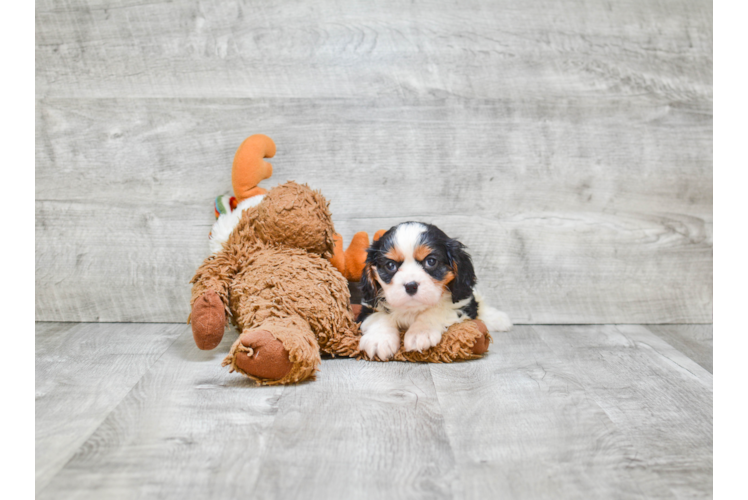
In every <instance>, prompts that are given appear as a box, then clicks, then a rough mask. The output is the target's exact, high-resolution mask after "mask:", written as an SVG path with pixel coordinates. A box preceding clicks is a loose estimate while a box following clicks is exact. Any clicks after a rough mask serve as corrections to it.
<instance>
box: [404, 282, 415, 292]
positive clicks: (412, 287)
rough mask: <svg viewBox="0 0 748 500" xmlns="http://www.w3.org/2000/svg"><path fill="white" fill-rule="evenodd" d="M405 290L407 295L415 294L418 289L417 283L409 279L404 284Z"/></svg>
mask: <svg viewBox="0 0 748 500" xmlns="http://www.w3.org/2000/svg"><path fill="white" fill-rule="evenodd" d="M405 291H406V292H407V294H408V295H415V294H416V292H417V291H418V283H416V282H415V281H411V282H410V283H406V284H405Z"/></svg>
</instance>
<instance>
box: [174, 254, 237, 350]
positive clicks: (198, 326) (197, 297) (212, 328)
mask: <svg viewBox="0 0 748 500" xmlns="http://www.w3.org/2000/svg"><path fill="white" fill-rule="evenodd" d="M237 270H238V263H237V261H236V259H235V258H232V256H231V255H230V254H229V253H228V252H226V250H225V249H224V250H222V251H220V252H219V253H217V254H214V255H211V256H210V257H208V258H207V259H205V261H204V262H203V264H202V265H201V266H200V267H199V268H198V269H197V272H196V273H195V276H194V277H193V278H192V280H191V281H190V283H192V299H191V300H190V306H191V310H192V312H191V314H190V317H189V318H188V319H187V322H188V323H192V335H193V337H194V339H195V344H197V346H198V347H199V348H200V349H213V348H215V347H216V346H217V345H218V344H220V342H221V339H222V338H223V331H224V328H225V326H226V322H227V321H226V319H227V318H228V316H229V315H230V314H231V312H230V311H229V307H228V304H229V286H230V285H231V280H232V278H233V277H234V275H235V274H236V272H237Z"/></svg>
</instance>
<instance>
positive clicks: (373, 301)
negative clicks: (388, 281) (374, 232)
mask: <svg viewBox="0 0 748 500" xmlns="http://www.w3.org/2000/svg"><path fill="white" fill-rule="evenodd" d="M379 247H380V242H379V241H375V242H374V243H372V244H371V246H370V247H369V248H368V249H367V250H366V265H364V270H363V271H362V272H361V281H359V284H358V287H359V289H360V290H361V302H363V303H365V304H368V305H369V307H370V308H374V307H376V305H377V302H379V291H380V289H381V287H380V286H379V282H378V281H377V280H376V278H375V277H374V273H375V272H376V271H375V270H374V268H373V267H372V265H373V263H374V256H375V255H376V253H377V252H378V251H379Z"/></svg>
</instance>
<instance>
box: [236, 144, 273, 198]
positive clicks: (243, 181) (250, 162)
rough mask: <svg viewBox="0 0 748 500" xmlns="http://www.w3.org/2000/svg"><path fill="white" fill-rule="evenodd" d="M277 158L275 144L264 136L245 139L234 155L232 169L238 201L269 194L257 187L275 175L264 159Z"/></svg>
mask: <svg viewBox="0 0 748 500" xmlns="http://www.w3.org/2000/svg"><path fill="white" fill-rule="evenodd" d="M273 156H275V143H274V142H273V140H272V139H271V138H270V137H268V136H266V135H263V134H255V135H251V136H249V137H247V138H246V139H244V142H242V143H241V145H240V146H239V149H237V150H236V154H235V155H234V164H233V166H232V168H231V184H232V185H233V186H234V196H236V201H237V202H238V203H241V202H242V201H244V200H246V199H247V198H251V197H252V196H255V195H258V194H265V193H267V191H266V190H264V189H262V188H261V187H257V185H258V184H259V183H260V181H262V180H263V179H268V178H270V176H271V175H273V166H272V165H271V164H270V163H268V162H266V161H264V160H263V158H272V157H273Z"/></svg>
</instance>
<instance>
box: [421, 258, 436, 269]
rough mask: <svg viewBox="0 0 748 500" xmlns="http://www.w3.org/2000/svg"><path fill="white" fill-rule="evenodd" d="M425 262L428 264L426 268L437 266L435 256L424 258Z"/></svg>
mask: <svg viewBox="0 0 748 500" xmlns="http://www.w3.org/2000/svg"><path fill="white" fill-rule="evenodd" d="M423 263H424V265H425V266H426V269H433V268H435V267H436V259H435V258H433V257H426V260H424V261H423Z"/></svg>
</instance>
